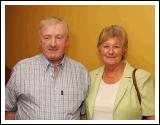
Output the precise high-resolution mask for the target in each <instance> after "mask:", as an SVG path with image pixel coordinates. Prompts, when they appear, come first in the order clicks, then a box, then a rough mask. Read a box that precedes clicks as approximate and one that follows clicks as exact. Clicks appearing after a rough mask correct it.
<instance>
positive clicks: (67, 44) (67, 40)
mask: <svg viewBox="0 0 160 125" xmlns="http://www.w3.org/2000/svg"><path fill="white" fill-rule="evenodd" d="M68 46H69V36H67V38H66V47H68Z"/></svg>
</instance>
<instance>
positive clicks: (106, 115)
mask: <svg viewBox="0 0 160 125" xmlns="http://www.w3.org/2000/svg"><path fill="white" fill-rule="evenodd" d="M119 83H120V80H119V81H118V82H116V83H113V84H107V83H104V81H103V80H101V83H100V87H99V91H98V93H97V96H96V100H95V106H94V113H93V119H94V120H112V119H113V107H114V102H115V98H116V94H117V91H118V88H119Z"/></svg>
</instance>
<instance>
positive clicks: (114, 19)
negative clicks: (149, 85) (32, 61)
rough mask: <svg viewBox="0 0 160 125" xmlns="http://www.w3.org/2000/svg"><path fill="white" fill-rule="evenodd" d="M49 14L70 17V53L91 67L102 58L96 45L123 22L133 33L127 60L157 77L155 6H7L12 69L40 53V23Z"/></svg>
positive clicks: (7, 56)
mask: <svg viewBox="0 0 160 125" xmlns="http://www.w3.org/2000/svg"><path fill="white" fill-rule="evenodd" d="M46 16H58V17H60V18H63V19H64V20H66V21H67V22H68V24H69V28H70V46H69V49H68V52H67V54H68V55H69V56H70V57H71V58H74V59H76V60H78V61H80V62H82V63H83V64H84V65H85V66H86V67H87V68H88V69H89V70H92V69H95V68H97V67H98V66H100V65H101V64H102V63H101V61H100V58H99V55H98V52H97V48H96V44H97V39H98V36H99V33H100V31H101V29H102V28H104V27H105V26H106V25H111V24H119V25H122V26H123V27H124V28H125V29H126V30H127V32H128V35H129V50H128V57H127V60H128V61H129V62H130V63H131V64H132V65H133V66H135V67H137V68H143V69H145V70H148V71H150V72H151V73H152V77H153V79H154V76H155V61H154V60H155V54H154V50H155V38H154V34H155V32H154V31H155V27H154V26H155V12H154V6H151V5H148V6H147V5H139V6H136V5H135V6H131V5H126V6H124V5H121V6H120V5H113V6H111V5H108V6H107V5H104V6H95V5H94V6H91V5H89V6H87V5H85V6H75V5H72V6H66V5H59V6H54V5H51V6H37V5H35V6H22V5H19V6H14V5H8V6H6V9H5V23H6V24H5V35H6V36H5V38H6V40H5V52H6V53H5V61H6V62H5V64H6V65H7V66H8V67H9V68H12V67H13V66H14V65H15V64H16V62H17V61H19V60H21V59H23V58H26V57H30V56H33V55H35V54H37V53H38V52H39V50H40V49H39V40H38V32H37V31H38V25H39V21H40V20H41V19H42V18H44V17H46Z"/></svg>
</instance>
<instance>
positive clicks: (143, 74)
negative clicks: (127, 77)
mask: <svg viewBox="0 0 160 125" xmlns="http://www.w3.org/2000/svg"><path fill="white" fill-rule="evenodd" d="M136 76H137V78H144V77H150V76H151V73H150V72H149V71H147V70H144V69H137V71H136Z"/></svg>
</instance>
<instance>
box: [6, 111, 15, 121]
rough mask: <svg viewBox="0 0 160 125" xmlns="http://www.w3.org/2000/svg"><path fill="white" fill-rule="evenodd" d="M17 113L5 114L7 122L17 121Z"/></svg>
mask: <svg viewBox="0 0 160 125" xmlns="http://www.w3.org/2000/svg"><path fill="white" fill-rule="evenodd" d="M15 114H16V113H15V112H5V120H15Z"/></svg>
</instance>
